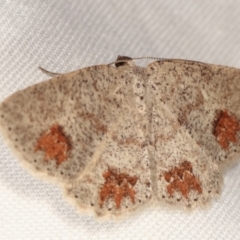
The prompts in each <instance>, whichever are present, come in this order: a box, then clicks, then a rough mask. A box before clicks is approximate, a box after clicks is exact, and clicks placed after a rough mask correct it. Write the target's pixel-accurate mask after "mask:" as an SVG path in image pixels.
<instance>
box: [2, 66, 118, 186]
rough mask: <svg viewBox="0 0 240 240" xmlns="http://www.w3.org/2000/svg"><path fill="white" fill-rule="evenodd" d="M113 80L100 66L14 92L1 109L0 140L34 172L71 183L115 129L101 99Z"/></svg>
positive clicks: (112, 71) (112, 86)
mask: <svg viewBox="0 0 240 240" xmlns="http://www.w3.org/2000/svg"><path fill="white" fill-rule="evenodd" d="M117 81H118V79H117V69H115V68H114V67H110V66H104V65H102V66H101V65H100V66H94V67H89V68H85V69H82V70H79V71H75V72H72V73H68V74H63V75H60V76H57V77H55V78H52V79H50V80H47V81H45V82H42V83H39V84H36V85H34V86H31V87H28V88H26V89H24V90H22V91H18V92H16V93H14V94H13V95H12V96H10V97H9V98H7V99H6V100H5V101H3V102H2V103H1V105H0V132H1V135H2V136H3V137H4V140H5V141H6V142H7V143H8V145H9V146H10V147H11V149H12V150H13V152H14V153H15V154H16V155H17V157H18V159H19V160H20V161H21V163H23V164H24V165H25V166H26V167H27V168H29V169H30V170H31V171H32V172H33V173H38V174H42V175H43V176H45V177H48V178H51V179H55V180H57V181H60V182H64V183H65V182H66V181H71V180H72V179H75V178H76V177H78V176H79V175H81V174H82V172H83V171H84V169H85V168H86V166H87V165H88V164H89V163H90V162H91V161H92V158H93V157H94V154H95V152H96V151H97V149H98V147H99V145H100V144H101V142H102V138H103V136H104V134H105V133H106V132H107V131H108V129H109V128H110V127H111V124H114V120H115V118H116V117H117V116H115V115H114V114H112V115H111V113H109V109H108V108H107V107H106V96H107V95H108V94H109V93H110V92H111V91H114V90H116V82H117ZM113 105H114V104H113ZM110 112H111V111H110ZM105 116H108V118H106V117H105Z"/></svg>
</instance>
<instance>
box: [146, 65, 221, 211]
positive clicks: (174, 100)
mask: <svg viewBox="0 0 240 240" xmlns="http://www.w3.org/2000/svg"><path fill="white" fill-rule="evenodd" d="M187 64H188V63H187ZM168 65H170V66H171V67H170V66H168ZM175 65H176V66H175ZM180 66H181V65H180V64H178V62H174V64H172V63H171V62H170V63H169V62H163V63H162V62H157V63H153V64H151V65H150V66H148V67H147V75H148V84H149V96H152V100H151V101H152V102H151V105H152V110H151V114H150V119H151V121H150V127H149V129H150V131H149V139H150V142H151V151H150V152H151V153H152V158H153V159H154V161H155V164H156V167H155V169H154V170H153V175H154V176H155V183H156V184H155V186H154V192H155V193H156V196H157V200H158V201H159V203H161V204H166V203H167V204H168V205H169V204H170V206H176V207H177V206H179V207H187V208H196V207H197V208H198V207H201V206H204V205H206V204H207V203H208V202H209V201H210V200H211V199H212V198H213V197H215V196H218V195H219V193H220V187H221V183H222V176H221V174H220V170H219V167H218V165H217V164H216V162H214V161H213V158H212V157H211V154H207V153H205V149H204V146H201V145H200V144H198V142H197V140H196V139H194V138H193V137H192V136H191V135H190V134H189V131H188V129H187V126H186V125H185V124H186V123H185V122H184V123H182V122H181V121H180V117H181V116H182V115H181V114H182V111H184V110H185V107H186V106H187V105H188V104H190V103H189V102H185V101H183V100H184V99H187V97H188V95H186V96H182V94H187V93H185V91H186V90H185V91H184V90H183V89H184V88H183V87H181V86H184V87H185V88H188V87H190V88H192V90H191V91H189V92H188V94H191V93H192V91H193V92H194V90H195V91H196V92H198V91H201V90H200V89H195V88H196V86H191V84H192V83H191V79H190V76H189V77H185V75H188V73H186V72H185V70H184V69H181V67H180ZM171 71H173V72H174V73H173V72H171ZM182 71H183V72H182ZM191 77H193V76H191ZM194 78H195V80H196V77H195V76H194ZM188 79H189V80H188ZM180 80H181V81H180ZM178 81H180V83H181V84H182V85H181V86H178ZM189 82H190V83H189ZM180 83H179V84H180ZM198 88H199V86H198ZM195 94H196V93H195ZM193 96H195V95H193ZM191 99H193V98H191ZM198 100H199V99H198ZM195 101H196V103H195V104H197V99H195ZM195 107H196V109H195V111H196V112H195V116H198V115H197V112H198V111H197V108H199V107H201V106H200V105H199V106H198V107H197V106H195ZM186 111H187V110H186ZM192 111H193V110H192ZM187 113H188V114H191V112H187ZM186 118H187V119H188V115H187V114H186ZM199 119H201V120H202V119H203V116H199ZM190 120H191V118H190ZM199 121H200V120H199Z"/></svg>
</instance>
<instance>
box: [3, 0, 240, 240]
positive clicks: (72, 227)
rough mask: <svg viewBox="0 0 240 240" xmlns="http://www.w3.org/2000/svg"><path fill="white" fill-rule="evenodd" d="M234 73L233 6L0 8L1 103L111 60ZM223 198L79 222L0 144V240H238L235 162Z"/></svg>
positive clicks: (239, 7)
mask: <svg viewBox="0 0 240 240" xmlns="http://www.w3.org/2000/svg"><path fill="white" fill-rule="evenodd" d="M118 54H120V55H127V56H131V57H139V56H154V57H165V58H182V59H190V60H197V61H202V62H209V63H215V64H223V65H229V66H233V67H238V68H240V1H233V0H211V1H209V0H194V1H187V0H182V1H181V0H180V1H179V0H172V1H164V0H153V1H150V0H141V1H140V0H138V1H137V0H131V1H124V0H105V1H104V0H101V1H100V0H88V1H86V0H85V1H84V0H72V1H64V0H53V1H47V0H41V1H40V0H35V1H30V0H29V1H28V0H21V1H18V0H13V1H7V0H1V2H0V101H2V100H3V99H4V98H6V97H7V96H9V95H10V94H11V93H13V92H15V91H17V90H19V89H23V88H25V87H27V86H29V85H32V84H34V83H37V82H40V81H42V80H43V79H47V78H48V77H46V76H45V75H44V74H42V73H41V72H40V71H39V70H38V69H37V67H38V66H39V65H40V66H42V67H44V68H46V69H48V70H50V71H55V72H69V71H72V70H75V69H78V68H82V67H85V66H89V65H95V64H102V63H109V62H112V61H114V60H115V59H116V57H117V55H118ZM224 181H225V185H224V186H223V192H222V196H221V198H220V199H219V200H217V201H214V202H213V203H212V206H211V207H210V208H209V209H208V210H205V211H196V212H193V213H191V214H185V213H182V212H174V211H167V210H163V211H161V210H154V209H146V210H145V211H144V212H142V213H140V214H139V215H137V216H135V217H132V218H129V219H127V220H124V221H122V222H120V223H112V222H106V223H99V222H96V221H95V220H94V218H93V217H89V216H86V215H82V214H78V213H77V212H76V211H75V209H74V208H73V207H72V206H71V205H69V204H68V203H67V202H65V201H64V200H63V198H62V193H61V191H60V190H59V189H58V188H57V187H56V186H54V185H51V184H48V183H45V182H42V181H41V180H39V179H36V178H34V177H32V176H31V175H30V174H29V173H28V172H26V171H25V170H24V169H22V168H21V166H20V165H19V163H18V161H17V159H15V158H14V157H13V156H12V154H11V153H10V151H9V149H8V148H6V146H5V144H4V143H3V141H2V139H1V138H0V239H44V240H46V239H135V240H136V239H185V240H186V239H240V164H236V165H234V166H233V167H232V168H231V169H229V170H228V172H227V173H226V174H225V175H224Z"/></svg>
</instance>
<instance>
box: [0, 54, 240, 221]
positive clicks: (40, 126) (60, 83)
mask: <svg viewBox="0 0 240 240" xmlns="http://www.w3.org/2000/svg"><path fill="white" fill-rule="evenodd" d="M239 106H240V70H239V69H236V68H231V67H225V66H219V65H212V64H206V63H201V62H194V61H187V60H177V59H176V60H174V59H159V60H158V61H155V62H152V63H150V64H149V65H148V66H146V67H139V66H137V65H136V64H135V61H134V59H131V58H129V57H119V58H118V59H117V61H116V62H115V66H114V65H113V64H108V65H97V66H91V67H86V68H83V69H80V70H77V71H74V72H70V73H67V74H59V75H57V76H55V77H53V78H51V79H50V80H47V81H44V82H41V83H39V84H36V85H33V86H30V87H28V88H26V89H24V90H21V91H18V92H16V93H14V94H13V95H11V96H10V97H8V98H7V99H6V100H4V101H3V102H2V103H1V104H0V134H1V136H2V137H3V139H4V140H5V141H6V143H7V144H8V146H9V147H10V148H11V149H12V151H13V153H14V154H15V155H16V157H17V158H18V159H19V161H20V162H21V163H22V164H23V165H24V166H25V167H26V168H28V169H29V170H30V171H31V172H32V173H33V174H37V175H39V176H40V177H42V178H44V179H47V180H52V181H54V182H55V183H57V184H58V185H59V186H60V187H61V188H62V190H63V191H64V193H65V195H66V197H67V198H68V199H69V201H70V202H72V203H73V204H74V205H75V206H76V207H77V209H79V210H80V211H81V212H83V211H87V212H88V213H91V214H94V215H96V216H97V217H110V218H118V217H121V216H125V215H128V214H131V213H133V212H135V211H137V210H138V209H141V208H142V207H147V206H150V205H151V204H155V205H165V206H170V207H171V206H176V207H178V208H180V209H195V208H201V207H203V206H205V205H207V204H208V203H209V202H210V201H211V200H212V199H213V198H216V197H217V196H219V195H220V191H221V187H222V182H223V180H222V174H223V169H224V168H225V167H226V166H228V165H229V164H231V163H233V162H234V161H235V160H237V159H238V158H239V156H240V154H239V153H240V107H239Z"/></svg>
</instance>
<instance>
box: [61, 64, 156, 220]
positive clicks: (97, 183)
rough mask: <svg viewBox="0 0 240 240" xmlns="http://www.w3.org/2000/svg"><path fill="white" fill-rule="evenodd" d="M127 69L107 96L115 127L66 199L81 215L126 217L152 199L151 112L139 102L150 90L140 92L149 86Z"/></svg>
mask: <svg viewBox="0 0 240 240" xmlns="http://www.w3.org/2000/svg"><path fill="white" fill-rule="evenodd" d="M125 67H126V71H125V70H123V72H122V73H121V74H120V73H119V75H120V76H121V78H122V79H121V80H119V81H117V80H116V88H117V90H116V91H113V92H112V93H111V94H109V95H106V99H107V103H106V108H107V109H111V112H112V113H114V116H115V118H114V119H113V118H112V119H109V124H112V123H114V125H113V126H112V127H109V128H108V131H107V132H106V134H105V135H104V137H103V140H102V142H101V146H99V148H98V152H97V153H96V154H95V156H94V161H92V163H91V165H89V166H88V168H87V170H86V171H85V172H84V174H83V175H82V176H81V177H79V178H78V179H76V181H74V182H73V183H72V184H69V185H67V186H65V195H66V196H67V197H68V198H69V199H70V201H71V202H72V203H73V204H74V205H75V206H76V207H77V208H78V209H79V210H80V211H87V212H91V213H94V214H95V215H96V216H98V217H106V218H107V217H110V218H118V217H122V216H125V215H127V214H128V213H132V212H135V211H136V210H138V209H141V207H143V206H146V205H147V204H148V203H150V202H151V201H152V199H153V192H152V181H151V168H150V166H151V161H150V159H149V151H148V142H147V139H146V126H147V117H146V111H145V110H146V108H145V104H144V101H140V100H139V99H140V97H139V94H140V93H141V94H142V95H143V98H144V99H145V97H146V95H145V91H144V88H145V87H144V88H143V89H140V90H139V88H138V87H137V86H139V85H141V86H144V84H142V83H143V80H142V75H141V74H140V75H139V76H138V75H135V73H134V68H129V66H127V65H126V66H125ZM118 69H122V68H118ZM123 69H124V68H123ZM119 71H121V70H119ZM114 102H115V105H113V103H114ZM142 102H143V103H142ZM144 109H145V110H144ZM106 118H108V116H106Z"/></svg>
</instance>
